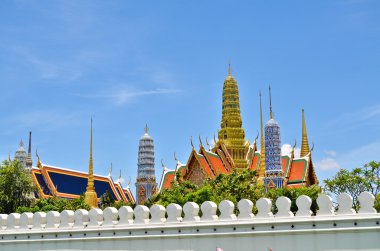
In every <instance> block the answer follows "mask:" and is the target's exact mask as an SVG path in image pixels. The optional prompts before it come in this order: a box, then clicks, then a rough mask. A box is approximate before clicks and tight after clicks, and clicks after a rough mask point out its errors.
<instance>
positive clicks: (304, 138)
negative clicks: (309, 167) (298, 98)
mask: <svg viewBox="0 0 380 251" xmlns="http://www.w3.org/2000/svg"><path fill="white" fill-rule="evenodd" d="M309 152H310V148H309V140H308V139H307V131H306V121H305V111H304V109H302V145H301V154H300V156H301V157H304V156H306V155H308V154H309Z"/></svg>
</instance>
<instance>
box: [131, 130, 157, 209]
mask: <svg viewBox="0 0 380 251" xmlns="http://www.w3.org/2000/svg"><path fill="white" fill-rule="evenodd" d="M148 130H149V129H148V126H145V133H144V135H143V136H142V137H141V138H140V142H139V152H138V160H137V178H136V201H137V203H138V204H144V203H145V202H146V200H148V199H149V198H150V197H151V196H152V195H153V194H155V193H156V190H157V183H156V175H155V168H154V144H153V138H152V137H151V136H150V135H149V134H148Z"/></svg>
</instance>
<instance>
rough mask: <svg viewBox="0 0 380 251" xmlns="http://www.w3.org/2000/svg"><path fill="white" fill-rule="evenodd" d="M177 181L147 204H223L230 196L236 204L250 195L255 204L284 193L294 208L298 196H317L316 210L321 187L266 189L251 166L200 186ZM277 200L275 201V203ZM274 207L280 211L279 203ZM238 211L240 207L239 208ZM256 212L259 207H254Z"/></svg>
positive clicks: (315, 197) (314, 210)
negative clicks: (207, 202) (251, 169)
mask: <svg viewBox="0 0 380 251" xmlns="http://www.w3.org/2000/svg"><path fill="white" fill-rule="evenodd" d="M177 180H178V182H173V183H172V187H171V189H166V190H164V191H163V192H161V193H159V194H156V195H155V196H153V197H152V198H151V199H150V200H149V201H148V202H147V206H151V205H152V204H161V205H163V206H167V205H168V204H170V203H176V204H179V205H181V206H183V205H184V204H185V203H186V202H187V201H193V202H196V203H197V204H202V203H203V202H205V201H213V202H215V203H217V204H219V203H220V202H221V201H222V200H230V201H232V202H233V203H234V204H235V205H237V203H238V202H239V201H240V200H241V199H249V200H251V201H252V202H253V203H254V204H255V203H256V201H257V200H258V199H260V198H262V197H268V198H270V199H272V200H273V201H275V200H276V199H277V198H278V197H280V196H286V197H288V198H290V199H291V201H292V207H291V210H292V211H294V212H295V211H297V206H296V204H295V200H296V199H297V198H298V197H299V196H300V195H303V194H304V195H308V196H309V197H310V198H312V200H313V204H312V210H313V212H316V210H317V204H316V199H317V197H318V193H320V188H319V187H318V186H312V187H303V188H279V189H272V190H269V191H268V192H267V193H265V189H264V186H263V185H262V184H261V183H260V182H257V178H256V172H254V171H250V170H248V169H244V170H237V169H235V170H234V171H233V172H232V173H231V174H229V175H225V174H220V175H218V176H217V177H216V178H215V179H214V180H206V181H205V182H204V183H203V184H202V185H201V186H197V185H195V184H193V183H191V182H190V181H181V180H179V179H177ZM273 204H275V203H273ZM273 209H274V210H275V211H276V207H275V205H274V206H273ZM235 211H236V212H237V209H236V210H235ZM253 211H254V212H256V211H257V210H256V208H255V207H254V209H253Z"/></svg>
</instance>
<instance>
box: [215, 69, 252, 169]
mask: <svg viewBox="0 0 380 251" xmlns="http://www.w3.org/2000/svg"><path fill="white" fill-rule="evenodd" d="M231 74H232V73H231V64H229V65H228V76H227V78H226V79H225V80H224V83H223V93H222V120H221V122H220V130H219V132H218V140H219V141H222V142H223V144H224V145H225V146H226V148H227V149H228V152H229V153H230V155H231V157H232V159H233V163H234V167H237V168H247V165H248V162H247V160H246V159H245V156H246V155H247V152H248V148H249V145H248V144H247V142H246V140H245V132H244V128H243V126H242V124H243V122H242V118H241V113H240V102H239V88H238V83H237V81H236V80H235V79H234V78H233V77H232V75H231Z"/></svg>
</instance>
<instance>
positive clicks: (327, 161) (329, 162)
mask: <svg viewBox="0 0 380 251" xmlns="http://www.w3.org/2000/svg"><path fill="white" fill-rule="evenodd" d="M315 167H316V168H317V169H320V170H323V171H326V170H339V169H340V168H341V167H340V165H339V163H338V162H337V161H336V160H335V159H333V158H324V159H321V160H320V161H318V162H316V163H315Z"/></svg>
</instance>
